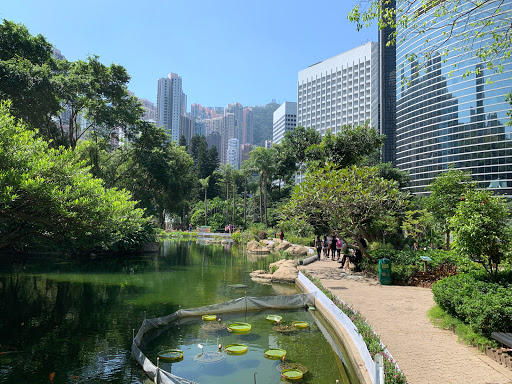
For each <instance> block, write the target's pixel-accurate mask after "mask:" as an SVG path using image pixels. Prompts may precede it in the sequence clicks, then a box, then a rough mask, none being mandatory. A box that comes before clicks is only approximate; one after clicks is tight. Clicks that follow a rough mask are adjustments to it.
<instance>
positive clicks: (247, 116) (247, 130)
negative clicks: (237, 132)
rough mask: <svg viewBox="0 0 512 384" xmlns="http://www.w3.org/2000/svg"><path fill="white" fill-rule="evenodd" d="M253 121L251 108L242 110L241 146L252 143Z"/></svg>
mask: <svg viewBox="0 0 512 384" xmlns="http://www.w3.org/2000/svg"><path fill="white" fill-rule="evenodd" d="M253 130H254V120H253V112H252V108H250V107H245V108H244V122H243V133H242V144H252V142H253Z"/></svg>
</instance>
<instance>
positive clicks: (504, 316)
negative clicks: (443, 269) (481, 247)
mask: <svg viewBox="0 0 512 384" xmlns="http://www.w3.org/2000/svg"><path fill="white" fill-rule="evenodd" d="M487 278H488V275H485V274H483V273H471V274H459V275H455V276H450V277H447V278H445V279H443V280H441V281H438V282H437V283H435V284H434V286H433V287H432V292H433V294H434V300H435V301H436V303H437V304H439V306H440V307H441V308H442V309H444V310H445V311H446V312H448V313H449V314H451V315H453V316H455V317H456V318H458V319H459V320H461V321H463V322H464V323H466V324H469V325H470V326H471V327H472V328H473V329H474V330H475V331H476V332H477V333H480V334H482V335H484V336H490V334H491V332H512V274H511V272H510V271H507V272H501V273H499V274H498V276H497V279H496V280H494V281H486V279H487Z"/></svg>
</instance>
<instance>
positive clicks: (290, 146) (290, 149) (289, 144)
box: [279, 127, 322, 172]
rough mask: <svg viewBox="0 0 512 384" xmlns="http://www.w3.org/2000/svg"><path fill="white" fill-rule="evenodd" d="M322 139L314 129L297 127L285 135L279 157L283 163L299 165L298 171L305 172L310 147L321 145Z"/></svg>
mask: <svg viewBox="0 0 512 384" xmlns="http://www.w3.org/2000/svg"><path fill="white" fill-rule="evenodd" d="M321 141H322V137H321V136H320V133H318V132H317V131H316V130H315V129H314V128H304V127H296V128H295V129H294V130H292V131H288V132H286V133H285V135H284V139H283V140H282V141H281V143H280V147H279V149H280V151H279V156H280V157H281V158H283V161H286V162H291V163H293V164H296V165H297V170H298V171H301V172H303V171H305V164H306V163H307V161H308V157H307V150H308V148H309V147H310V146H313V145H316V144H320V142H321Z"/></svg>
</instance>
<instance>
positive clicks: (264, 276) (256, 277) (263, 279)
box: [250, 269, 272, 283]
mask: <svg viewBox="0 0 512 384" xmlns="http://www.w3.org/2000/svg"><path fill="white" fill-rule="evenodd" d="M250 276H251V280H253V281H255V282H257V283H270V282H271V281H272V274H270V273H268V272H267V271H265V270H263V269H259V270H257V271H252V272H251V273H250Z"/></svg>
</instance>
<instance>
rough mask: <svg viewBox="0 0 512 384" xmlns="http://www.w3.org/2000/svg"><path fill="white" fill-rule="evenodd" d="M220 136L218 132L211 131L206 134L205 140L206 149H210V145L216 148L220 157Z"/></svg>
mask: <svg viewBox="0 0 512 384" xmlns="http://www.w3.org/2000/svg"><path fill="white" fill-rule="evenodd" d="M221 141H222V140H221V137H220V132H212V133H211V134H210V135H208V136H206V142H207V143H208V149H211V148H212V147H216V148H217V153H218V154H219V158H220V150H221Z"/></svg>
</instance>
